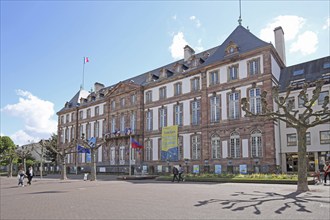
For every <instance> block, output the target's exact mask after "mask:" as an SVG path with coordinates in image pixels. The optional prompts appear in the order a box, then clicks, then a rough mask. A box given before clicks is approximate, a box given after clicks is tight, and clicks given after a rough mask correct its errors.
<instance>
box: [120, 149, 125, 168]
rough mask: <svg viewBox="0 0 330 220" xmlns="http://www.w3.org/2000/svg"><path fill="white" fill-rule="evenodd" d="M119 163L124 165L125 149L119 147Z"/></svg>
mask: <svg viewBox="0 0 330 220" xmlns="http://www.w3.org/2000/svg"><path fill="white" fill-rule="evenodd" d="M119 163H121V164H122V163H125V147H124V146H121V147H120V148H119Z"/></svg>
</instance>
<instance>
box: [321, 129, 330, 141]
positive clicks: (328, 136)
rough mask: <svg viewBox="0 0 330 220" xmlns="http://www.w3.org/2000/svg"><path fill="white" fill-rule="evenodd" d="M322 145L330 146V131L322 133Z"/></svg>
mask: <svg viewBox="0 0 330 220" xmlns="http://www.w3.org/2000/svg"><path fill="white" fill-rule="evenodd" d="M320 144H330V130H329V131H320Z"/></svg>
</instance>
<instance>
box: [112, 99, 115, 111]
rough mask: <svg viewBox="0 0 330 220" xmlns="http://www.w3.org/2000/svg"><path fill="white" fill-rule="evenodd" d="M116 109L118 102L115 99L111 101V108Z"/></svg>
mask: <svg viewBox="0 0 330 220" xmlns="http://www.w3.org/2000/svg"><path fill="white" fill-rule="evenodd" d="M115 109H116V102H115V100H112V101H111V110H115Z"/></svg>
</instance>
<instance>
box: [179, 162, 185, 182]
mask: <svg viewBox="0 0 330 220" xmlns="http://www.w3.org/2000/svg"><path fill="white" fill-rule="evenodd" d="M183 171H184V170H183V167H182V166H181V164H179V180H178V182H180V180H182V182H183V181H184V179H183V176H182V175H183Z"/></svg>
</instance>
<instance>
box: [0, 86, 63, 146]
mask: <svg viewBox="0 0 330 220" xmlns="http://www.w3.org/2000/svg"><path fill="white" fill-rule="evenodd" d="M17 95H18V96H19V101H18V103H16V104H12V105H6V106H5V107H4V108H3V109H1V111H3V112H5V113H7V114H9V115H11V116H14V117H17V118H21V119H22V120H23V122H24V126H25V128H24V130H20V131H17V132H16V133H15V134H13V135H12V136H13V138H15V139H13V141H14V142H15V143H18V142H19V141H22V140H23V139H25V140H34V139H38V138H37V137H39V136H40V137H42V138H44V137H45V138H46V137H48V136H49V135H50V134H52V133H56V130H57V128H56V127H57V121H56V120H54V119H52V117H53V116H54V114H55V111H54V104H53V103H52V102H49V101H45V100H42V99H39V98H38V97H36V96H34V95H33V94H32V93H30V92H28V91H23V90H18V91H17ZM25 143H26V142H25Z"/></svg>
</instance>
